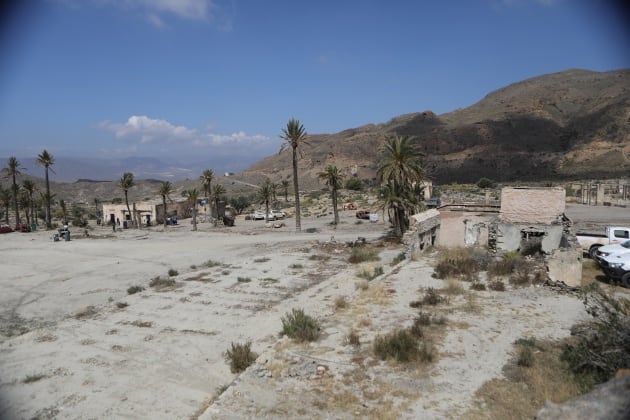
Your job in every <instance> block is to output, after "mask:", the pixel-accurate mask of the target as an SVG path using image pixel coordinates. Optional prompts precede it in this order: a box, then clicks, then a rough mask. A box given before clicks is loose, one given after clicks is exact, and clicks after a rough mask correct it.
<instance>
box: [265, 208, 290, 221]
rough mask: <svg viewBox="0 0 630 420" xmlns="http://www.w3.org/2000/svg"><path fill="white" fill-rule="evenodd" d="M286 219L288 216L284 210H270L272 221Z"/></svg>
mask: <svg viewBox="0 0 630 420" xmlns="http://www.w3.org/2000/svg"><path fill="white" fill-rule="evenodd" d="M285 217H287V214H286V213H285V212H283V211H282V210H269V219H270V220H276V219H284V218H285Z"/></svg>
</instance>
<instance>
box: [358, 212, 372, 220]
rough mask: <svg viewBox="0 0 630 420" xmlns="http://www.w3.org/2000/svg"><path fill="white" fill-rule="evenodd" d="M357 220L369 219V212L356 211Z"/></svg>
mask: <svg viewBox="0 0 630 420" xmlns="http://www.w3.org/2000/svg"><path fill="white" fill-rule="evenodd" d="M357 219H366V220H369V219H370V212H369V211H368V210H359V211H357Z"/></svg>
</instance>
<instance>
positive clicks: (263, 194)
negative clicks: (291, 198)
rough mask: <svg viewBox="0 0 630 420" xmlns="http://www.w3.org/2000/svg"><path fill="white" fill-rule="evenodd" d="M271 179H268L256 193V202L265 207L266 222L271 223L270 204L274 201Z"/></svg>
mask: <svg viewBox="0 0 630 420" xmlns="http://www.w3.org/2000/svg"><path fill="white" fill-rule="evenodd" d="M271 185H272V183H271V181H269V179H266V180H265V181H264V182H263V183H262V184H261V185H260V187H259V188H258V191H257V192H256V201H258V204H264V205H265V222H267V221H269V202H270V201H271V200H272V199H273V188H272V186H271Z"/></svg>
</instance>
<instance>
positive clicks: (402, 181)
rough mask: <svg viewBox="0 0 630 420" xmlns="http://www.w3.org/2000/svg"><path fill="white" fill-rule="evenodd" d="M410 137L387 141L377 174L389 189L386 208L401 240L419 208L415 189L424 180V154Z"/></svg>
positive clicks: (386, 192) (391, 138)
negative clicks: (414, 212)
mask: <svg viewBox="0 0 630 420" xmlns="http://www.w3.org/2000/svg"><path fill="white" fill-rule="evenodd" d="M413 141H414V139H413V137H411V136H394V137H390V138H389V139H387V141H386V142H385V144H384V145H383V147H382V148H381V154H382V159H381V161H380V163H379V166H378V169H377V171H376V175H377V177H378V178H379V179H380V181H381V183H382V184H383V185H385V186H386V187H387V188H386V190H385V195H384V197H383V198H384V201H385V203H386V204H385V206H386V208H387V209H388V210H389V213H390V220H391V219H393V220H392V222H393V225H394V233H395V234H396V236H397V237H398V238H402V235H403V234H404V232H405V231H406V230H407V229H408V228H409V213H411V212H413V211H415V209H416V208H417V203H418V200H417V197H414V194H413V190H414V185H417V184H419V183H420V182H422V180H423V179H424V177H425V169H424V166H423V162H422V158H423V156H424V155H423V154H422V153H421V152H420V151H419V150H418V149H417V147H416V146H415V144H414V143H413Z"/></svg>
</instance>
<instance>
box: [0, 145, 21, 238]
mask: <svg viewBox="0 0 630 420" xmlns="http://www.w3.org/2000/svg"><path fill="white" fill-rule="evenodd" d="M2 172H4V173H5V174H6V177H7V178H9V177H10V178H11V180H12V183H13V184H12V186H13V210H14V211H15V226H16V227H17V225H19V224H20V210H19V209H18V189H19V187H18V184H17V180H16V177H17V176H18V175H20V174H21V172H20V162H19V161H18V160H17V158H16V157H15V156H11V157H10V158H9V160H8V161H7V166H6V168H3V169H2Z"/></svg>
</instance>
